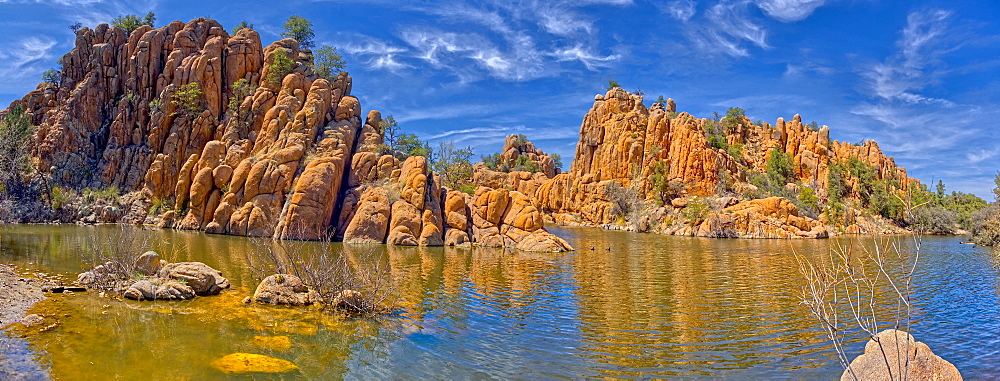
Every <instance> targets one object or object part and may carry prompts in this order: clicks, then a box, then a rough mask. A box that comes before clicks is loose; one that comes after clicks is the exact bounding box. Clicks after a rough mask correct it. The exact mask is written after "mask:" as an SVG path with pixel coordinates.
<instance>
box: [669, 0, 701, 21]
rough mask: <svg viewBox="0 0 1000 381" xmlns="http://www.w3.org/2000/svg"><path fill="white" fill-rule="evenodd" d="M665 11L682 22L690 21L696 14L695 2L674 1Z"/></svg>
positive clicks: (686, 0) (685, 0)
mask: <svg viewBox="0 0 1000 381" xmlns="http://www.w3.org/2000/svg"><path fill="white" fill-rule="evenodd" d="M665 11H666V12H667V13H668V14H670V16H673V18H675V19H677V20H680V21H688V20H690V19H691V17H694V14H695V12H696V10H695V2H694V1H693V0H672V1H669V2H667V5H666V8H665Z"/></svg>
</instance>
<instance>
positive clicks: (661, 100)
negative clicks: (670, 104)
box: [653, 95, 667, 107]
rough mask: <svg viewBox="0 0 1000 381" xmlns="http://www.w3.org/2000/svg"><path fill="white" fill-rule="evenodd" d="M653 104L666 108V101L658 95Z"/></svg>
mask: <svg viewBox="0 0 1000 381" xmlns="http://www.w3.org/2000/svg"><path fill="white" fill-rule="evenodd" d="M653 104H654V105H656V104H660V105H663V107H667V100H666V99H665V98H663V96H662V95H660V96H657V97H656V100H655V101H653Z"/></svg>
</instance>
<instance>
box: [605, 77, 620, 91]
mask: <svg viewBox="0 0 1000 381" xmlns="http://www.w3.org/2000/svg"><path fill="white" fill-rule="evenodd" d="M616 87H622V85H621V84H619V83H618V81H616V80H613V79H611V80H608V91H611V89H613V88H616Z"/></svg>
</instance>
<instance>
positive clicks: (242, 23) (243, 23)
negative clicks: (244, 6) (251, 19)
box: [231, 20, 253, 35]
mask: <svg viewBox="0 0 1000 381" xmlns="http://www.w3.org/2000/svg"><path fill="white" fill-rule="evenodd" d="M244 28H246V29H250V30H253V24H250V23H248V22H247V20H243V21H240V23H239V24H236V26H234V27H233V32H232V33H231V34H232V35H236V33H237V32H239V31H240V29H244Z"/></svg>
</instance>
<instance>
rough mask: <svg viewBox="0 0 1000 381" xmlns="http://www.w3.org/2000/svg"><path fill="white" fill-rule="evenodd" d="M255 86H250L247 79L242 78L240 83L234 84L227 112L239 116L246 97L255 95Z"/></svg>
mask: <svg viewBox="0 0 1000 381" xmlns="http://www.w3.org/2000/svg"><path fill="white" fill-rule="evenodd" d="M253 90H254V89H253V86H251V85H250V81H247V80H246V78H240V79H239V80H238V81H236V82H234V83H233V91H232V94H231V95H230V96H229V103H228V104H227V105H226V111H227V112H229V113H230V114H231V115H237V114H238V113H239V110H240V104H241V103H243V100H244V99H246V97H249V96H250V95H252V94H253Z"/></svg>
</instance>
